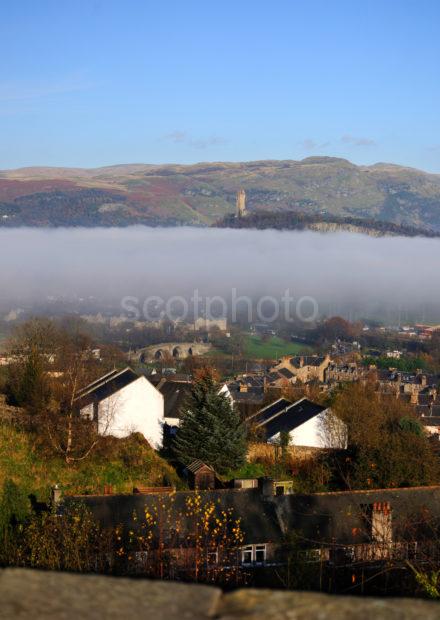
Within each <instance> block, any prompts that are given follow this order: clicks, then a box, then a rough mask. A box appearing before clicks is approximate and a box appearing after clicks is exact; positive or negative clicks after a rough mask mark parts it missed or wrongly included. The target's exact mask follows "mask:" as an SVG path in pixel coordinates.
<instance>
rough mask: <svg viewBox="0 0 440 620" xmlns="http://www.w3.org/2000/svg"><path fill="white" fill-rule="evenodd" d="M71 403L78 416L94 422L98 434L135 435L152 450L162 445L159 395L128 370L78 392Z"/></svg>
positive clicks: (162, 402)
mask: <svg viewBox="0 0 440 620" xmlns="http://www.w3.org/2000/svg"><path fill="white" fill-rule="evenodd" d="M75 400H76V403H77V405H78V408H79V412H80V415H81V416H84V417H87V418H89V419H90V420H94V421H95V422H96V424H97V428H98V433H99V434H100V435H113V436H114V437H127V436H128V435H130V434H131V433H134V432H138V433H142V434H143V436H144V437H145V439H146V440H147V441H148V442H149V443H150V445H151V446H152V447H154V448H158V447H160V446H161V445H162V427H163V422H164V399H163V396H162V394H161V393H160V392H159V390H157V389H156V388H155V387H154V386H153V385H152V384H151V383H150V382H149V381H148V379H146V378H145V377H144V376H141V375H138V374H136V373H135V372H134V371H133V370H132V369H131V368H128V367H127V368H124V369H123V370H112V371H111V372H109V373H107V374H106V375H104V376H103V377H100V378H99V379H97V380H96V381H93V382H92V383H90V384H89V385H87V386H86V387H84V388H83V389H82V390H80V392H79V393H78V395H77V397H76V399H75Z"/></svg>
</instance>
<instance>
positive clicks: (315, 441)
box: [268, 409, 347, 448]
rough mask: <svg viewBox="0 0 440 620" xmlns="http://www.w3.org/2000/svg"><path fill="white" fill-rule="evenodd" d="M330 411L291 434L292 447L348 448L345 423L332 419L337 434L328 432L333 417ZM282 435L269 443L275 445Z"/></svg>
mask: <svg viewBox="0 0 440 620" xmlns="http://www.w3.org/2000/svg"><path fill="white" fill-rule="evenodd" d="M331 415H332V414H331V412H330V410H329V409H326V410H325V411H323V412H322V413H320V414H319V415H317V416H315V417H314V418H312V419H311V420H308V421H307V422H304V424H301V426H298V427H297V428H295V429H294V430H293V431H291V432H290V433H289V435H290V441H289V444H290V445H291V446H303V447H307V448H346V447H347V433H346V427H345V424H344V423H343V422H340V421H339V420H336V421H335V418H334V417H332V419H331V421H332V427H333V426H334V425H336V426H337V432H332V433H329V432H328V424H329V419H328V416H331ZM279 436H280V434H279V433H277V434H276V435H274V436H273V437H270V438H269V439H268V442H270V443H275V442H276V441H278V440H279Z"/></svg>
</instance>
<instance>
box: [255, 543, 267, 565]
mask: <svg viewBox="0 0 440 620" xmlns="http://www.w3.org/2000/svg"><path fill="white" fill-rule="evenodd" d="M255 561H256V562H258V563H259V564H262V563H263V562H265V561H266V545H255Z"/></svg>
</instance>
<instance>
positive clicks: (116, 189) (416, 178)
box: [0, 157, 440, 232]
mask: <svg viewBox="0 0 440 620" xmlns="http://www.w3.org/2000/svg"><path fill="white" fill-rule="evenodd" d="M240 188H243V189H245V191H246V197H247V207H248V209H249V211H250V212H251V213H252V212H253V211H266V212H267V211H271V212H276V213H286V212H293V213H303V214H306V215H310V216H318V215H319V214H321V215H325V216H326V217H330V218H331V217H337V218H356V219H366V220H376V221H381V222H390V223H392V224H396V225H397V226H404V227H405V226H406V227H413V228H416V229H425V230H431V231H436V232H440V175H437V174H429V173H426V172H422V171H420V170H416V169H413V168H406V167H403V166H397V165H395V164H383V163H378V164H374V165H371V166H356V165H355V164H352V163H350V162H349V161H347V160H345V159H340V158H336V157H308V158H306V159H303V160H301V161H293V160H280V161H275V160H267V161H252V162H243V163H224V162H213V163H200V164H194V165H178V164H168V165H153V164H121V165H116V166H107V167H104V168H95V169H82V168H48V167H34V168H32V167H31V168H20V169H17V170H4V171H0V225H2V226H127V225H130V224H148V225H179V224H192V225H211V224H213V223H214V222H216V221H218V220H221V219H222V218H224V217H225V216H227V215H228V214H231V213H234V211H235V194H236V191H237V190H238V189H240Z"/></svg>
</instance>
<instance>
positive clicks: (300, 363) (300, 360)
mask: <svg viewBox="0 0 440 620" xmlns="http://www.w3.org/2000/svg"><path fill="white" fill-rule="evenodd" d="M303 366H304V358H303V356H302V355H301V357H300V358H299V367H300V368H302V367H303Z"/></svg>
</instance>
